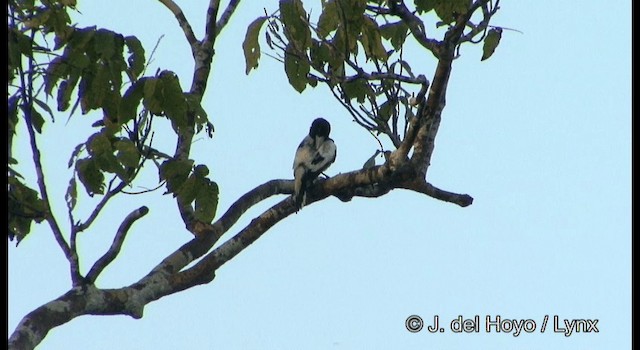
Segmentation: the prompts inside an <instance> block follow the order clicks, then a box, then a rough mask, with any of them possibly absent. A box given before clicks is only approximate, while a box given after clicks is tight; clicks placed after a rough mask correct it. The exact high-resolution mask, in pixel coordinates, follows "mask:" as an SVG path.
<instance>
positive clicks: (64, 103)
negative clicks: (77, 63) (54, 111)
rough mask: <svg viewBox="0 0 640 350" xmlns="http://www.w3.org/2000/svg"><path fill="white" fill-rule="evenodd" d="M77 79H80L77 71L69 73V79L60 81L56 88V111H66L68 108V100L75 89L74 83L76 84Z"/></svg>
mask: <svg viewBox="0 0 640 350" xmlns="http://www.w3.org/2000/svg"><path fill="white" fill-rule="evenodd" d="M79 79H80V76H79V75H78V74H77V73H75V72H72V73H71V75H70V76H69V79H67V80H64V81H63V82H62V83H60V87H59V88H58V98H57V102H58V111H60V112H62V111H66V110H67V109H68V108H69V101H70V100H71V94H72V93H73V90H74V89H75V87H76V84H78V80H79Z"/></svg>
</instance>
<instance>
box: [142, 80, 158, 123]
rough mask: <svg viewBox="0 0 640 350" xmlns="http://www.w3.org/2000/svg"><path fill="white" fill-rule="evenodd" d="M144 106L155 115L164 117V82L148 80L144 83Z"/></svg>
mask: <svg viewBox="0 0 640 350" xmlns="http://www.w3.org/2000/svg"><path fill="white" fill-rule="evenodd" d="M143 92H144V94H143V95H144V100H143V101H142V104H143V106H144V107H145V108H146V109H147V110H148V111H149V113H151V114H153V115H162V81H161V80H160V79H158V78H148V79H147V80H146V81H145V83H144V89H143Z"/></svg>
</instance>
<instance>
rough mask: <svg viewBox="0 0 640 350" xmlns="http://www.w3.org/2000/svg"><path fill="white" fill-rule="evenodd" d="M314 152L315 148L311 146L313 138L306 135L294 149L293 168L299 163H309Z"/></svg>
mask: <svg viewBox="0 0 640 350" xmlns="http://www.w3.org/2000/svg"><path fill="white" fill-rule="evenodd" d="M314 153H315V149H314V148H313V139H312V138H311V137H310V136H309V135H307V136H306V137H305V138H304V139H303V140H302V142H300V145H299V146H298V149H296V155H295V157H294V158H293V170H295V169H296V168H297V167H298V166H300V165H305V166H306V165H307V164H309V163H311V162H312V160H313V154H314Z"/></svg>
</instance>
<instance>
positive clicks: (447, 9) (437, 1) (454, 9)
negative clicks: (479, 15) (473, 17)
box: [433, 0, 471, 23]
mask: <svg viewBox="0 0 640 350" xmlns="http://www.w3.org/2000/svg"><path fill="white" fill-rule="evenodd" d="M469 6H471V0H434V4H433V9H434V10H435V11H436V14H437V15H438V17H440V19H441V20H442V21H443V22H444V23H451V22H455V20H456V16H458V15H462V14H465V13H467V11H468V10H469Z"/></svg>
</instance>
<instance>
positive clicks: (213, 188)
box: [194, 178, 219, 223]
mask: <svg viewBox="0 0 640 350" xmlns="http://www.w3.org/2000/svg"><path fill="white" fill-rule="evenodd" d="M203 180H204V181H202V182H201V183H200V186H199V187H198V192H197V195H196V205H195V213H194V214H195V217H196V219H198V220H200V221H202V222H206V223H210V222H211V221H212V220H213V218H214V217H215V216H216V210H217V208H218V192H219V191H218V185H217V184H216V183H215V182H213V181H211V180H209V179H207V178H204V179H203Z"/></svg>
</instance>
